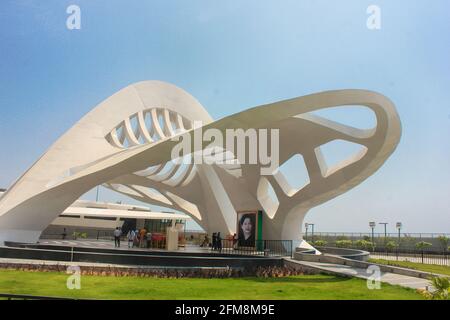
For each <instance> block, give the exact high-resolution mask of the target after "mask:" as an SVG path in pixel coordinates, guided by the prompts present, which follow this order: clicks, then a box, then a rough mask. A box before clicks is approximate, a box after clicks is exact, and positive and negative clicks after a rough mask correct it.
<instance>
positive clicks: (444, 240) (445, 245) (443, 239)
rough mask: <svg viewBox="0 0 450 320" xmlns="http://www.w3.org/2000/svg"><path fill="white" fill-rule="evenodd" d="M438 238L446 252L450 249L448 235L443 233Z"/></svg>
mask: <svg viewBox="0 0 450 320" xmlns="http://www.w3.org/2000/svg"><path fill="white" fill-rule="evenodd" d="M438 240H439V243H440V244H441V247H442V251H444V252H445V251H446V250H447V249H448V245H449V242H450V239H449V238H448V237H446V236H444V235H442V236H439V237H438Z"/></svg>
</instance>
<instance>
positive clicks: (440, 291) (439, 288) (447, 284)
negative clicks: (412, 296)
mask: <svg viewBox="0 0 450 320" xmlns="http://www.w3.org/2000/svg"><path fill="white" fill-rule="evenodd" d="M431 284H432V285H433V287H434V288H435V289H436V290H435V291H433V292H432V293H431V295H432V299H436V300H447V299H448V291H449V289H450V281H449V278H447V277H434V278H432V279H431Z"/></svg>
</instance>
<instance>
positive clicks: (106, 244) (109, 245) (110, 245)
mask: <svg viewBox="0 0 450 320" xmlns="http://www.w3.org/2000/svg"><path fill="white" fill-rule="evenodd" d="M39 244H42V245H53V246H66V247H86V248H99V249H120V250H133V251H136V250H140V251H162V252H168V250H166V249H157V248H139V247H132V248H129V247H128V242H127V241H121V242H120V244H121V246H120V247H119V248H116V247H115V246H114V240H93V239H88V240H52V239H41V240H39ZM174 251H176V252H197V253H198V252H211V249H210V248H209V247H205V248H202V247H200V246H198V245H189V244H188V245H186V246H185V247H180V248H179V249H178V250H174Z"/></svg>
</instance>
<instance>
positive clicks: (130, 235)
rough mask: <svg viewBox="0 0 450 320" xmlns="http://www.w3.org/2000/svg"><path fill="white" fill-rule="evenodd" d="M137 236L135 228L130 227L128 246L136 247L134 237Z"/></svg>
mask: <svg viewBox="0 0 450 320" xmlns="http://www.w3.org/2000/svg"><path fill="white" fill-rule="evenodd" d="M135 237H136V234H135V233H134V231H133V230H131V229H130V231H128V234H127V239H128V248H133V247H134V238H135Z"/></svg>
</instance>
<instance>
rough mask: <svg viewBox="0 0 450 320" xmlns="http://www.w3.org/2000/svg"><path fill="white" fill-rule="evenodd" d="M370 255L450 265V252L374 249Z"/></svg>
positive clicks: (385, 258) (372, 256)
mask: <svg viewBox="0 0 450 320" xmlns="http://www.w3.org/2000/svg"><path fill="white" fill-rule="evenodd" d="M370 257H371V258H374V259H383V260H392V261H408V262H413V263H423V264H434V265H440V266H447V267H450V258H449V253H448V252H442V253H441V254H439V253H429V252H426V251H425V250H420V249H417V250H406V249H403V250H398V249H397V250H374V251H371V252H370Z"/></svg>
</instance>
